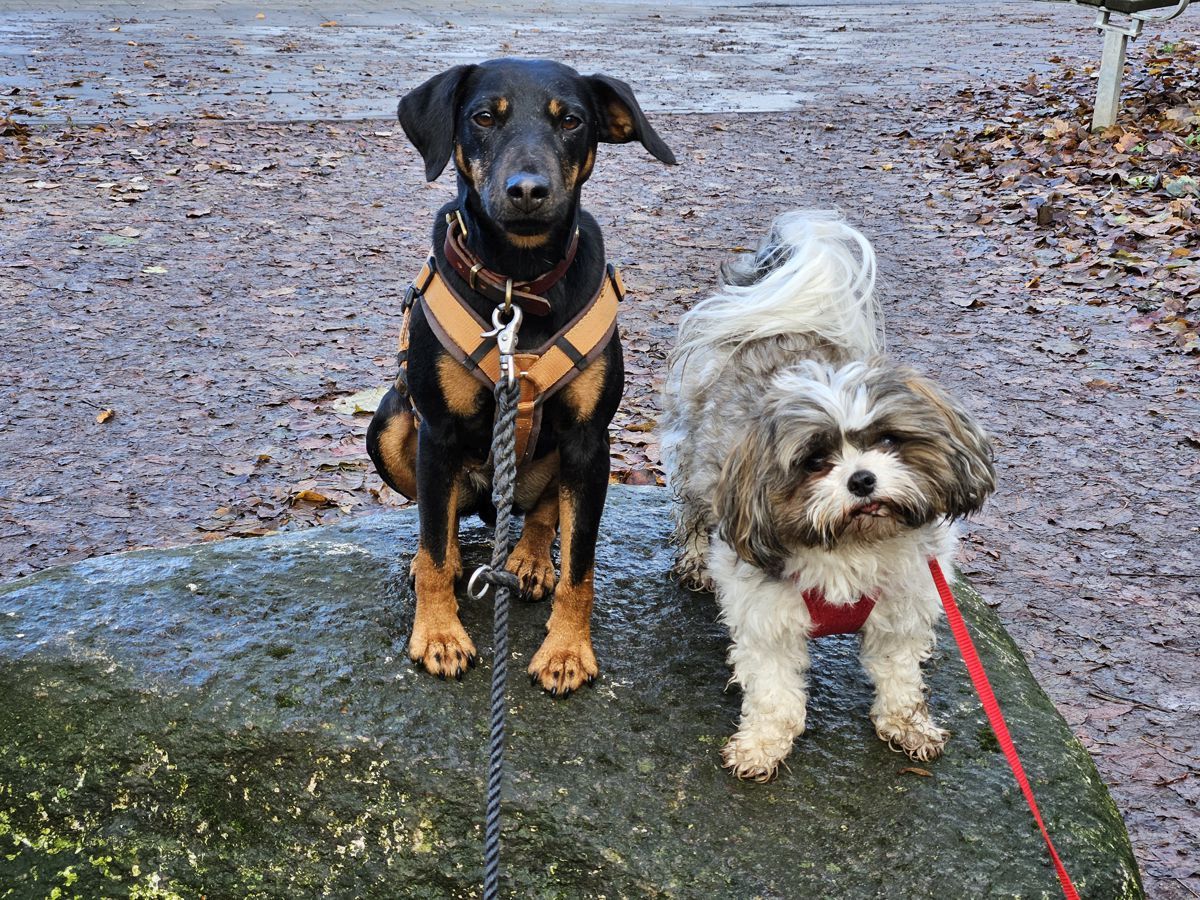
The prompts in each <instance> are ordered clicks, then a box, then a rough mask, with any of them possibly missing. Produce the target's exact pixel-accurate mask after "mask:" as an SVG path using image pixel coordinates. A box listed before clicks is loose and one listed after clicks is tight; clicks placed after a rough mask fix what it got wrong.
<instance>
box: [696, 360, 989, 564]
mask: <svg viewBox="0 0 1200 900" xmlns="http://www.w3.org/2000/svg"><path fill="white" fill-rule="evenodd" d="M994 488H995V471H994V469H993V466H992V454H991V448H990V445H989V443H988V440H987V437H986V435H985V434H984V433H983V432H982V431H981V430H980V428H979V427H978V426H977V425H976V424H975V423H974V422H973V421H972V420H971V418H970V417H969V416H968V415H967V413H966V412H964V411H963V410H962V409H961V408H960V407H958V406H957V405H956V404H955V403H954V402H953V401H951V400H950V398H949V397H947V396H946V394H944V393H943V392H942V391H941V390H940V389H939V388H937V387H936V386H935V385H934V384H933V383H932V382H930V381H929V380H928V379H925V378H923V377H921V376H920V375H918V374H917V373H916V372H914V371H912V370H910V369H905V368H900V367H896V366H891V365H888V364H869V363H852V364H851V365H848V366H845V367H843V368H841V369H837V370H832V369H830V368H828V367H825V366H822V365H820V364H817V363H804V364H801V365H799V366H795V367H792V368H790V369H787V370H785V371H784V372H782V373H781V374H780V375H778V376H776V378H775V379H774V380H773V382H772V383H771V386H770V389H769V390H768V392H767V395H766V397H765V400H764V410H763V421H762V427H760V428H757V429H754V430H753V432H752V433H751V434H748V435H747V436H746V437H745V439H744V440H743V441H742V443H741V444H740V445H738V446H737V447H735V448H734V449H733V451H732V452H731V453H730V455H729V458H728V459H727V461H726V464H725V466H724V469H723V471H722V473H721V478H720V481H719V482H718V485H717V490H716V495H715V498H714V506H715V508H716V512H717V516H718V521H719V523H720V526H719V527H720V530H721V536H722V537H723V538H724V539H725V540H726V541H727V542H728V543H729V544H730V545H731V546H732V547H733V548H734V549H735V550H736V551H737V553H738V555H739V556H741V557H742V558H743V559H746V560H748V561H750V562H753V563H755V564H756V565H757V566H759V567H760V568H762V569H764V570H765V571H768V572H772V573H775V574H778V573H779V572H780V571H781V570H782V567H783V565H784V564H785V562H786V560H787V558H788V556H790V555H791V553H792V552H794V551H795V550H797V549H799V548H801V547H824V548H826V549H834V548H836V547H839V546H843V545H845V544H847V543H850V542H859V543H861V542H870V541H877V540H882V539H886V538H888V537H891V536H894V535H895V534H896V533H897V532H899V531H900V530H902V529H908V528H916V527H919V526H922V525H925V524H927V523H929V522H932V521H934V520H937V519H942V518H948V519H954V518H957V517H959V516H964V515H967V514H968V513H971V512H974V511H975V510H977V509H979V507H980V506H982V504H983V501H984V499H985V498H986V497H987V496H988V494H990V493H991V492H992V491H993V490H994Z"/></svg>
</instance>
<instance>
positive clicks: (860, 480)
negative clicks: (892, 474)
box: [846, 469, 875, 497]
mask: <svg viewBox="0 0 1200 900" xmlns="http://www.w3.org/2000/svg"><path fill="white" fill-rule="evenodd" d="M846 487H848V488H850V493H852V494H854V495H855V496H857V497H869V496H871V492H872V491H873V490H875V474H874V473H873V472H868V471H867V470H866V469H859V470H858V471H857V472H855V473H854V474H853V475H851V476H850V480H849V481H847V482H846Z"/></svg>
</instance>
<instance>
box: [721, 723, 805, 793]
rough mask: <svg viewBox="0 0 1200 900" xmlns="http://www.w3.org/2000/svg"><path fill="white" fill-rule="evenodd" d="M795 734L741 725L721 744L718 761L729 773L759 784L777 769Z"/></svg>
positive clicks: (790, 749)
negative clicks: (736, 731)
mask: <svg viewBox="0 0 1200 900" xmlns="http://www.w3.org/2000/svg"><path fill="white" fill-rule="evenodd" d="M803 730H804V729H803V728H801V729H800V731H801V732H802V731H803ZM799 733H800V732H797V734H799ZM795 736H796V735H793V734H789V733H788V732H786V731H780V730H778V729H774V728H772V729H768V730H762V729H749V728H743V729H742V730H741V731H739V732H738V733H737V734H735V735H734V736H733V737H731V738H730V739H729V740H728V741H727V742H726V744H725V746H724V747H723V748H721V761H722V763H724V765H725V768H726V769H728V770H729V772H730V774H731V775H735V776H737V777H738V778H741V779H743V780H747V781H757V782H759V783H760V784H761V783H763V782H767V781H770V780H771V779H772V778H774V777H775V774H776V772H777V771H778V770H779V764H780V763H781V762H783V760H784V758H785V757H787V755H788V754H789V753H791V752H792V741H793V740H794V739H795Z"/></svg>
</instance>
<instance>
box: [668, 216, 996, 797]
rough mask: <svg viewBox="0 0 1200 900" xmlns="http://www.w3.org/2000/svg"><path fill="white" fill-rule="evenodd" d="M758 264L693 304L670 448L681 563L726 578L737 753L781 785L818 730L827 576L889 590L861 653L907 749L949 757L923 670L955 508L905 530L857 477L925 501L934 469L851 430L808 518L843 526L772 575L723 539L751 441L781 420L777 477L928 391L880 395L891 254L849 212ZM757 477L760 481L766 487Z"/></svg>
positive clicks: (672, 379) (826, 527)
mask: <svg viewBox="0 0 1200 900" xmlns="http://www.w3.org/2000/svg"><path fill="white" fill-rule="evenodd" d="M755 272H757V273H758V274H759V275H763V273H766V274H765V275H763V277H761V278H760V279H759V280H757V281H755V282H754V283H749V284H743V285H741V286H737V285H730V284H726V285H724V286H723V287H722V289H721V290H720V291H719V292H718V293H717V294H715V295H713V296H711V297H708V298H706V299H705V300H703V301H701V302H700V303H698V304H697V305H696V306H695V307H694V308H693V309H692V310H691V311H689V312H688V313H687V315H685V316H684V318H683V320H682V322H681V323H680V329H679V341H678V344H677V346H676V349H675V351H674V352H673V353H672V356H671V360H670V362H669V371H668V378H667V386H666V390H665V396H664V417H663V420H664V425H665V432H664V438H663V455H664V460H665V463H666V468H667V472H668V478H669V483H670V484H671V486H672V489H673V490H674V492H675V494H676V496H677V498H678V499H679V501H680V503H679V506H678V509H677V525H676V532H675V537H676V541H677V543H678V544H679V545H680V553H679V558H678V562H677V564H676V573H677V575H679V576H680V578H681V579H682V580H683V581H684V582H685V583H687V584H689V585H690V586H693V587H697V588H709V589H712V588H715V590H716V593H717V599H718V602H719V604H720V608H721V616H722V619H723V620H724V621H725V623H726V624H727V625H728V627H729V631H730V636H731V638H732V644H731V646H730V650H729V663H730V665H731V666H732V668H733V676H732V678H731V681H732V682H734V683H736V684H738V685H739V686H740V687H741V689H742V692H743V699H742V712H741V718H740V720H739V726H738V731H737V733H736V734H735V735H734V736H733V737H732V738H731V739H730V740H729V742H728V743H727V744H726V746H725V748H724V750H723V758H724V762H725V765H726V766H727V767H728V768H729V769H730V770H731V771H732V772H733V773H734V774H736V775H737V776H739V777H742V778H754V779H757V780H767V779H769V778H771V777H772V776H773V775H774V774H775V772H776V770H777V767H778V765H779V763H780V762H781V761H782V760H783V759H784V758H785V757H786V756H787V755H788V753H790V752H791V748H792V742H793V740H794V739H795V738H796V737H798V736H799V735H800V734H802V733H803V732H804V728H805V723H806V705H807V699H808V697H807V687H806V673H807V670H808V667H809V654H808V647H807V642H808V639H809V634H810V633H811V626H812V622H811V620H810V617H809V612H808V607H807V605H806V604H805V602H804V599H803V593H804V591H805V590H807V589H810V588H816V589H819V590H821V591H822V592H823V593H824V595H825V599H826V601H827V602H829V603H832V604H838V605H841V604H852V603H854V602H856V601H857V600H858V599H859V598H860V597H862V596H864V595H869V596H872V597H875V598H876V603H875V607H874V609H873V610H872V612H871V615H870V616H869V618H868V619H867V621H866V624H865V625H864V627H863V630H862V644H861V653H860V657H861V660H862V663H863V666H864V667H865V669H866V671H867V673H868V674H869V675H870V677H871V678H872V680H873V681H874V683H875V700H874V703H873V705H872V708H871V718H872V720H873V722H874V723H875V728H876V731H877V733H878V734H879V736H880V738H882V739H883V740H885V741H887V742H888V743H889V744H890V745H891V746H892V747H893V748H894V749H897V750H900V751H903V752H905V753H907V754H908V755H909V756H911V757H912V758H914V759H918V760H929V759H933V758H934V757H936V756H938V755H939V754H940V753H941V750H942V746H943V745H944V744H945V741H946V738H947V733H946V732H945V731H943V730H942V729H940V728H938V727H937V726H936V725H935V724H934V723H933V721H932V719H931V718H930V715H929V711H928V707H927V705H926V698H925V687H924V683H923V681H922V678H921V669H920V665H921V662H922V661H923V660H925V659H927V658H928V657H929V654H930V652H931V651H932V648H933V642H934V633H933V627H934V623H935V621H936V620H937V617H938V615H939V614H940V606H939V604H938V599H937V594H936V592H935V590H934V587H933V584H932V581H931V579H930V576H929V571H928V568H927V560H928V559H929V558H930V557H936V558H938V559H939V560H940V561H941V564H942V566H943V567H944V568H947V567H949V566H951V565H952V560H953V556H954V551H955V547H956V538H955V532H954V529H953V527H952V526H951V525H950V524H947V523H946V522H945V521H941V520H937V521H930V522H929V524H924V525H917V526H915V527H909V526H905V525H903V524H902V523H901V522H900V520H899V519H897V518H895V517H889V516H888V512H887V510H886V509H885V510H884V512H883V515H884V518H883V519H878V518H872V517H871V515H862V516H861V517H856V515H858V514H859V512H860V508H861V507H862V506H864V505H865V504H866V502H867V501H865V500H864V498H863V497H862V496H856V495H855V494H854V492H853V491H851V490H850V488H849V486H848V484H849V479H850V477H851V476H852V475H854V473H855V472H858V471H860V470H869V471H870V472H871V473H872V474H873V475H874V476H875V478H876V479H877V486H876V491H877V493H878V495H879V496H881V497H885V498H887V499H888V500H890V501H894V502H896V503H898V504H900V505H904V504H915V503H917V502H918V501H921V500H923V499H924V498H923V497H922V496H921V495H922V494H923V490H922V484H923V483H924V484H927V483H929V482H928V477H927V476H928V474H929V473H928V472H924V471H923V472H921V473H917V472H914V471H913V470H912V469H910V468H909V467H908V466H906V465H905V464H904V457H903V456H902V455H901V454H900V453H898V452H896V451H894V449H891V448H889V446H887V445H881V446H879V447H875V446H856V445H854V444H853V443H851V442H850V441H849V440H842V441H841V442H840V446H837V447H833V448H831V449H830V450H829V452H828V453H827V456H828V461H827V466H826V467H825V468H824V469H822V470H821V472H820V474H819V476H814V477H813V478H812V479H809V480H807V481H805V482H804V483H805V484H806V485H809V487H808V488H807V491H808V492H807V493H806V494H804V496H805V501H804V506H803V509H802V510H801V512H802V513H803V519H804V520H805V521H806V522H807V523H808V524H809V526H810V527H811V528H812V529H813V530H814V532H817V533H822V534H824V533H826V532H828V534H829V535H830V537H829V539H828V541H827V542H826V543H825V544H824V545H822V544H821V543H820V542H818V541H813V542H811V543H805V542H799V543H797V544H795V545H789V546H788V548H787V554H788V555H787V558H786V562H785V563H784V565H783V566H782V567H781V568H780V567H778V566H775V565H772V566H770V567H769V568H770V571H767V570H764V569H763V568H761V567H760V566H758V565H756V564H755V563H754V562H751V561H750V558H749V557H747V558H742V557H739V555H738V552H737V551H735V549H734V546H733V545H732V543H731V542H727V541H726V540H725V539H723V538H722V537H721V536H720V535H721V534H722V533H726V532H722V531H721V528H722V527H725V526H726V525H728V523H725V522H724V520H722V519H721V518H720V516H719V514H718V513H717V511H716V510H715V509H714V499H713V498H714V494H715V492H716V491H717V490H718V484H719V483H720V482H721V480H722V478H729V477H730V475H729V467H730V465H731V459H732V454H733V452H734V448H736V447H739V446H741V445H743V444H745V445H746V446H752V447H757V446H759V445H758V444H753V443H746V442H748V441H749V440H751V439H753V438H754V437H755V436H756V435H757V436H761V435H762V434H763V429H766V428H768V427H770V428H771V429H773V431H772V432H771V434H772V439H773V443H772V444H771V445H770V446H766V447H764V448H763V451H762V452H763V454H765V456H761V457H760V456H756V457H755V458H756V459H758V458H761V459H762V461H763V465H762V473H763V474H762V475H761V478H767V477H768V475H767V474H766V473H767V472H772V473H777V472H784V473H789V472H792V471H794V470H795V466H796V462H797V454H803V453H804V452H805V447H807V446H808V445H807V444H805V441H806V440H808V437H809V434H810V432H811V431H812V430H813V429H814V428H816V427H817V425H816V424H815V423H816V422H817V421H818V420H820V421H822V422H833V423H836V424H837V426H838V428H840V429H841V432H843V433H851V432H862V431H863V430H864V429H867V428H868V427H869V426H871V425H872V424H873V423H875V422H876V421H882V419H883V417H885V416H890V417H891V418H892V419H893V420H894V419H895V418H896V417H897V415H902V414H903V412H904V410H905V409H908V408H910V407H906V406H904V405H903V404H906V403H907V404H910V405H911V404H913V403H914V402H919V403H924V400H923V399H921V398H917V399H916V400H914V395H913V394H912V393H911V392H909V393H908V394H906V395H905V396H904V397H903V398H900V397H898V396H897V397H889V396H887V395H884V396H880V391H879V390H877V386H878V385H879V384H886V383H888V382H887V381H886V379H883V380H881V379H879V378H874V379H873V378H872V376H873V375H877V374H878V373H879V372H886V371H887V370H886V369H881V368H880V367H886V366H887V365H888V364H887V363H886V361H882V360H879V359H872V358H873V357H875V356H876V354H878V353H879V351H880V349H881V346H882V336H881V334H880V329H879V324H878V316H877V311H876V302H875V298H874V293H873V291H874V284H875V254H874V251H873V250H872V249H871V245H870V243H869V242H868V241H867V239H866V238H865V237H863V235H862V234H861V233H859V232H858V231H857V230H855V229H854V228H852V227H851V226H850V225H848V224H847V223H846V222H845V221H843V220H842V218H841V217H840V215H838V214H837V213H831V212H812V211H799V212H793V213H788V214H785V215H783V216H781V217H780V218H779V219H777V220H776V222H775V223H774V225H773V226H772V231H771V235H770V236H769V238H768V239H767V241H766V242H765V243H764V246H763V248H762V249H760V250H759V253H758V255H757V256H756V257H755V259H754V261H752V262H745V263H743V264H741V266H740V270H739V271H735V272H734V275H735V276H738V277H739V278H741V280H742V281H743V282H744V281H747V280H748V279H749V277H753V276H752V275H749V274H748V273H755ZM896 371H898V370H896ZM894 380H899V379H894ZM873 392H874V393H873ZM981 440H982V438H981ZM760 443H761V442H760ZM768 457H769V458H768ZM789 466H791V467H792V468H789ZM989 467H990V461H989ZM918 474H922V475H924V476H926V480H925V481H924V482H923V481H922V480H921V479H920V478H918V477H916V476H917V475H918ZM752 475H753V478H752V483H753V482H754V481H759V482H760V483H765V482H761V480H760V478H759V476H758V475H754V474H753V473H752ZM789 477H790V476H789ZM735 484H737V485H741V482H735ZM788 496H791V495H790V494H789V495H788ZM797 496H799V495H797ZM755 508H756V509H757V507H755ZM772 509H774V507H772ZM789 514H791V515H793V518H795V511H791V512H790V513H789ZM723 523H724V524H723ZM753 558H756V559H757V558H758V557H753Z"/></svg>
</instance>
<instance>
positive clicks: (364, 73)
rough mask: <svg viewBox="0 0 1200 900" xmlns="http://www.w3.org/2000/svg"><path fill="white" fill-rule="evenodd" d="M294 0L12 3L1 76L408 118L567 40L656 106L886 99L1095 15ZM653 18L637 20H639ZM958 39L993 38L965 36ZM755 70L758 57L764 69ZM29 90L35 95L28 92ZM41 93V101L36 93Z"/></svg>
mask: <svg viewBox="0 0 1200 900" xmlns="http://www.w3.org/2000/svg"><path fill="white" fill-rule="evenodd" d="M380 5H381V4H364V3H360V4H357V5H350V6H349V7H348V8H347V7H345V6H341V5H339V8H338V12H337V17H336V18H327V16H328V15H331V14H332V12H331V10H330V9H329V8H327V7H325V6H324V5H321V4H316V3H303V4H297V5H295V6H289V7H288V8H285V9H273V8H271V7H269V6H261V7H260V6H254V5H245V4H221V3H212V2H208V3H185V4H179V5H178V6H177V7H176V10H175V11H172V12H165V11H162V10H161V9H155V8H154V6H153V5H152V4H141V3H128V2H125V3H104V2H95V0H93V2H90V3H85V4H84V5H82V6H72V7H71V8H68V9H56V8H55V7H54V5H52V4H51V5H48V6H38V5H35V4H24V3H12V2H4V3H0V9H3V10H6V12H5V14H4V20H3V23H2V24H0V82H2V83H3V84H5V85H6V86H11V87H15V88H17V89H19V90H20V91H21V92H22V94H19V95H13V96H12V97H11V100H10V102H11V103H13V104H15V105H17V106H18V107H19V108H20V109H21V110H22V112H21V113H20V114H19V115H20V116H21V117H22V118H26V117H28V118H29V119H30V120H31V121H39V122H46V123H63V122H67V121H72V122H75V123H78V124H86V123H90V122H97V121H101V122H111V121H122V120H126V119H130V120H136V119H149V120H157V119H162V118H192V117H196V116H200V117H206V118H222V119H252V120H255V121H264V120H265V121H279V120H285V121H290V120H311V119H331V118H371V117H385V118H390V117H391V116H392V115H393V111H394V109H395V101H396V97H397V95H398V94H400V93H402V92H403V90H404V89H405V87H407V86H412V85H413V83H414V81H415V80H417V79H419V78H421V77H423V76H424V75H426V74H429V73H433V72H437V71H440V70H441V69H444V68H447V67H449V66H451V65H455V64H458V63H463V62H471V61H475V60H478V59H479V58H481V57H490V56H504V55H514V54H516V55H521V54H523V55H530V56H542V55H554V56H558V57H561V58H563V59H566V60H569V61H570V63H571V64H572V65H573V66H575V67H576V68H578V69H579V70H580V71H606V72H619V73H621V75H622V76H623V77H624V78H625V79H627V80H629V81H630V82H632V83H634V84H637V85H639V87H640V89H641V99H642V100H643V104H644V106H645V107H646V108H647V109H650V110H669V111H674V112H763V111H777V110H788V109H803V108H805V107H807V106H810V105H813V104H816V105H827V104H829V103H840V102H847V101H850V100H855V99H857V100H859V101H867V102H871V103H875V104H880V105H883V106H886V105H888V104H889V103H890V102H892V98H893V97H894V96H895V95H911V94H913V93H914V92H920V91H923V90H937V89H939V88H947V87H950V86H953V85H957V84H960V83H962V82H963V81H964V80H968V79H970V78H973V77H980V76H984V75H986V76H988V77H999V78H1011V77H1015V76H1016V75H1018V74H1020V73H1021V72H1023V71H1025V67H1027V66H1028V64H1029V61H1030V58H1031V56H1032V57H1033V58H1036V54H1029V53H1022V52H1014V51H1016V50H1017V49H1018V48H1032V47H1039V48H1046V49H1048V48H1052V47H1054V46H1055V45H1057V44H1060V43H1062V42H1064V41H1073V40H1075V39H1076V38H1077V36H1078V35H1079V34H1081V33H1084V32H1085V31H1086V28H1085V26H1086V23H1087V21H1088V20H1089V16H1088V15H1087V13H1086V11H1084V10H1080V9H1077V8H1063V7H1061V6H1057V5H1051V4H1045V3H1042V4H1037V3H1023V4H1012V3H998V2H965V3H964V2H959V3H931V2H924V3H922V2H914V3H907V2H899V0H897V2H888V3H880V2H873V3H830V2H825V3H820V2H811V3H803V2H799V3H786V4H780V5H774V4H773V5H754V6H739V5H735V4H733V3H728V4H726V3H703V4H691V3H667V4H662V5H660V6H658V7H657V8H656V11H655V12H653V13H647V12H645V11H644V9H643V8H642V7H641V6H640V5H638V4H635V3H613V2H599V3H593V4H589V5H588V11H587V13H586V14H580V13H579V12H577V11H576V9H575V7H574V5H572V4H562V3H558V4H556V3H532V4H519V5H517V6H515V7H514V6H513V5H509V4H498V3H478V2H469V3H456V4H454V5H453V7H452V8H451V7H449V6H446V7H444V8H442V7H436V6H430V5H428V4H415V3H398V4H387V9H386V10H382V9H379V8H377V7H378V6H380ZM631 21H632V22H634V23H636V27H634V28H631V27H630V23H631ZM947 40H952V42H953V44H954V45H955V46H956V47H962V46H972V47H978V48H981V50H982V52H979V53H971V54H966V53H961V52H952V53H948V52H947V47H946V41H947ZM748 73H753V75H752V76H751V75H749V74H748ZM27 98H28V99H27ZM30 101H36V105H35V103H34V102H30Z"/></svg>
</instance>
